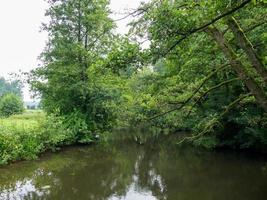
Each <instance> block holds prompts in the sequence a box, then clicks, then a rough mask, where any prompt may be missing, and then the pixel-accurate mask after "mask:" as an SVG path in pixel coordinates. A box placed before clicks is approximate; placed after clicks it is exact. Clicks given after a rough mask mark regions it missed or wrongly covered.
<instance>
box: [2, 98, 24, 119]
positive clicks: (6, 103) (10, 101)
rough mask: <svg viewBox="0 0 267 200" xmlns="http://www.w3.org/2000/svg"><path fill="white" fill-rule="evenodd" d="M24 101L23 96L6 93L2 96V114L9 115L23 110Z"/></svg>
mask: <svg viewBox="0 0 267 200" xmlns="http://www.w3.org/2000/svg"><path fill="white" fill-rule="evenodd" d="M23 109H24V107H23V102H22V99H21V97H19V96H17V95H15V94H12V93H10V94H6V95H4V96H3V97H1V98H0V116H3V117H9V116H11V115H14V114H21V113H22V112H23Z"/></svg>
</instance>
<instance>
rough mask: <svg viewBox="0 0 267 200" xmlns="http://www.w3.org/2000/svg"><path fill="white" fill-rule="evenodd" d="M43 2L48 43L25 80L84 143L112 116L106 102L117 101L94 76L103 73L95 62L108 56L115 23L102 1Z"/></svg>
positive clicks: (49, 109)
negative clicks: (46, 20) (47, 6)
mask: <svg viewBox="0 0 267 200" xmlns="http://www.w3.org/2000/svg"><path fill="white" fill-rule="evenodd" d="M48 2H49V4H50V8H49V9H48V10H47V13H46V14H47V16H49V17H50V22H49V23H48V24H45V25H44V27H43V28H44V30H45V31H47V32H48V33H49V41H48V44H47V46H46V49H45V51H44V52H43V53H42V55H41V59H42V61H43V66H42V67H40V68H38V69H36V70H34V71H33V72H32V74H31V75H32V77H31V79H30V82H31V85H32V88H33V89H34V90H35V91H37V92H38V93H39V94H40V95H41V97H42V105H43V107H44V109H45V110H46V111H47V112H48V113H56V114H57V115H60V116H64V117H65V119H66V120H65V121H66V123H67V124H69V127H70V129H72V128H73V129H75V132H76V133H77V140H80V141H83V138H90V137H91V136H92V135H93V134H95V133H96V132H101V131H104V130H108V129H110V126H111V124H112V122H113V121H114V120H115V117H114V116H113V112H112V109H110V105H111V104H112V103H110V104H109V103H108V102H112V101H113V99H114V100H115V99H116V97H115V96H116V93H114V91H112V89H110V88H108V87H105V84H102V83H99V82H97V81H98V80H103V79H101V77H94V76H93V74H98V75H99V76H102V73H100V74H99V73H98V71H101V69H98V68H97V65H96V63H97V61H98V60H101V59H103V58H104V57H105V56H107V53H108V51H109V49H110V46H111V44H112V42H113V41H112V40H113V38H115V36H114V34H113V33H112V28H113V27H114V24H113V22H112V20H111V19H110V18H109V16H108V15H109V10H108V1H107V0H101V1H94V0H93V1H92V0H68V1H65V0H56V1H54V0H53V1H48ZM91 75H92V78H89V77H90V76H91ZM96 78H98V79H96ZM75 124H76V125H77V126H75ZM74 127H75V128H74Z"/></svg>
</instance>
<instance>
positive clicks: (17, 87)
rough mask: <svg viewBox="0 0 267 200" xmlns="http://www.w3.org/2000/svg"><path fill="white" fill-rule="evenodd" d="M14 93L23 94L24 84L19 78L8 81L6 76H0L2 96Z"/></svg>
mask: <svg viewBox="0 0 267 200" xmlns="http://www.w3.org/2000/svg"><path fill="white" fill-rule="evenodd" d="M7 93H13V94H16V95H18V96H22V84H21V82H20V81H19V80H13V81H7V80H6V79H5V78H3V77H0V97H1V96H3V95H5V94H7Z"/></svg>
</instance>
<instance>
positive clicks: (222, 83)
mask: <svg viewBox="0 0 267 200" xmlns="http://www.w3.org/2000/svg"><path fill="white" fill-rule="evenodd" d="M237 80H240V79H239V78H233V79H230V80H227V81H224V82H221V83H219V84H218V85H215V86H213V87H211V88H209V89H208V90H206V91H205V92H204V93H203V94H202V95H201V96H200V97H199V98H198V99H197V100H196V101H195V103H194V104H193V105H192V107H191V109H190V110H189V112H188V114H187V116H186V117H189V115H190V114H191V112H192V110H193V108H194V107H195V106H196V104H197V103H199V102H200V100H201V99H202V98H203V97H204V96H206V95H207V94H208V93H209V92H211V91H213V90H215V89H217V88H220V87H221V86H223V85H226V84H228V83H231V82H234V81H237Z"/></svg>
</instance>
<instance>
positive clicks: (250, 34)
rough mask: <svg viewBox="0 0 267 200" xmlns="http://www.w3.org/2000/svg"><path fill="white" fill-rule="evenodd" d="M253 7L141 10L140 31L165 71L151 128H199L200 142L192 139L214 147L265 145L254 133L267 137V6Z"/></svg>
mask: <svg viewBox="0 0 267 200" xmlns="http://www.w3.org/2000/svg"><path fill="white" fill-rule="evenodd" d="M253 2H254V3H252V1H251V0H240V1H234V2H233V1H216V2H215V1H197V2H196V1H193V0H192V1H186V2H184V1H180V0H176V1H168V0H166V1H165V0H164V1H159V0H154V1H151V2H149V3H147V4H143V5H141V7H140V8H139V9H138V10H137V13H135V16H138V17H139V18H137V19H136V21H135V22H133V23H132V25H133V28H132V31H133V33H135V36H136V37H141V39H148V40H149V41H150V42H151V46H150V56H151V61H153V62H154V64H155V65H156V67H157V69H158V66H160V71H159V70H156V71H155V72H156V73H157V74H155V77H156V76H157V77H158V78H157V83H154V85H157V86H155V88H157V90H156V91H155V90H154V91H153V96H154V98H155V99H156V100H157V101H158V108H159V109H158V110H159V112H158V113H157V114H155V113H154V114H153V115H152V116H148V119H149V120H152V121H155V122H156V123H157V122H158V121H159V118H161V119H162V120H163V121H164V120H165V121H166V122H167V119H172V121H173V124H177V122H180V123H187V122H186V121H189V122H190V121H191V122H193V123H194V126H193V127H194V128H193V129H194V130H195V131H196V132H195V133H197V134H196V135H195V136H193V137H191V138H189V139H191V140H193V141H197V140H201V139H205V138H209V139H211V140H209V141H210V144H211V146H212V145H213V146H216V145H219V144H221V143H223V144H230V146H231V145H232V146H234V145H233V144H234V143H235V142H236V141H237V140H236V139H235V138H243V137H245V134H248V132H249V134H251V135H253V137H254V136H255V137H258V136H259V135H260V137H265V136H264V134H262V131H255V132H254V133H252V132H251V130H260V129H261V130H266V126H265V125H264V120H265V119H264V117H263V116H264V115H265V113H266V111H267V107H266V105H267V98H266V82H265V80H266V64H265V63H266V62H265V63H264V60H266V50H265V49H266V42H265V41H266V39H265V40H263V38H265V37H266V34H265V33H264V32H265V31H264V30H265V29H266V20H265V18H266V4H264V3H263V2H262V1H253ZM241 27H242V28H241ZM264 50H265V51H264ZM159 64H160V65H159ZM158 84H162V85H158ZM150 88H151V87H150ZM159 88H160V89H159ZM166 88H168V89H166ZM251 95H252V97H251ZM253 108H254V111H253ZM177 111H181V112H180V115H178V114H176V115H175V114H174V113H177ZM183 113H184V114H183ZM167 115H168V116H169V117H168V116H167ZM177 115H178V116H179V119H178V118H177ZM174 116H176V117H175V118H174ZM189 116H190V118H188V117H189ZM243 116H249V117H247V120H245V119H244V117H243ZM249 118H250V119H254V120H255V119H256V118H257V119H258V122H257V123H256V124H255V123H253V122H252V121H253V120H250V119H249ZM180 119H182V121H181V120H180ZM248 119H249V120H248ZM196 121H198V123H196ZM156 123H155V124H156ZM190 125H192V123H191V124H190ZM229 128H230V129H229ZM191 129H192V127H191ZM214 132H217V134H216V135H214V134H212V133H214ZM226 132H235V134H232V135H227V134H225V133H226ZM255 133H258V136H256V134H255ZM258 139H259V138H258ZM259 140H261V139H259ZM203 141H207V140H203ZM226 141H227V142H226ZM229 141H231V142H229ZM243 141H244V140H243ZM261 141H262V142H263V141H264V140H261ZM237 143H238V142H237ZM263 143H264V142H263ZM237 145H240V144H237ZM241 146H242V144H241Z"/></svg>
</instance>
